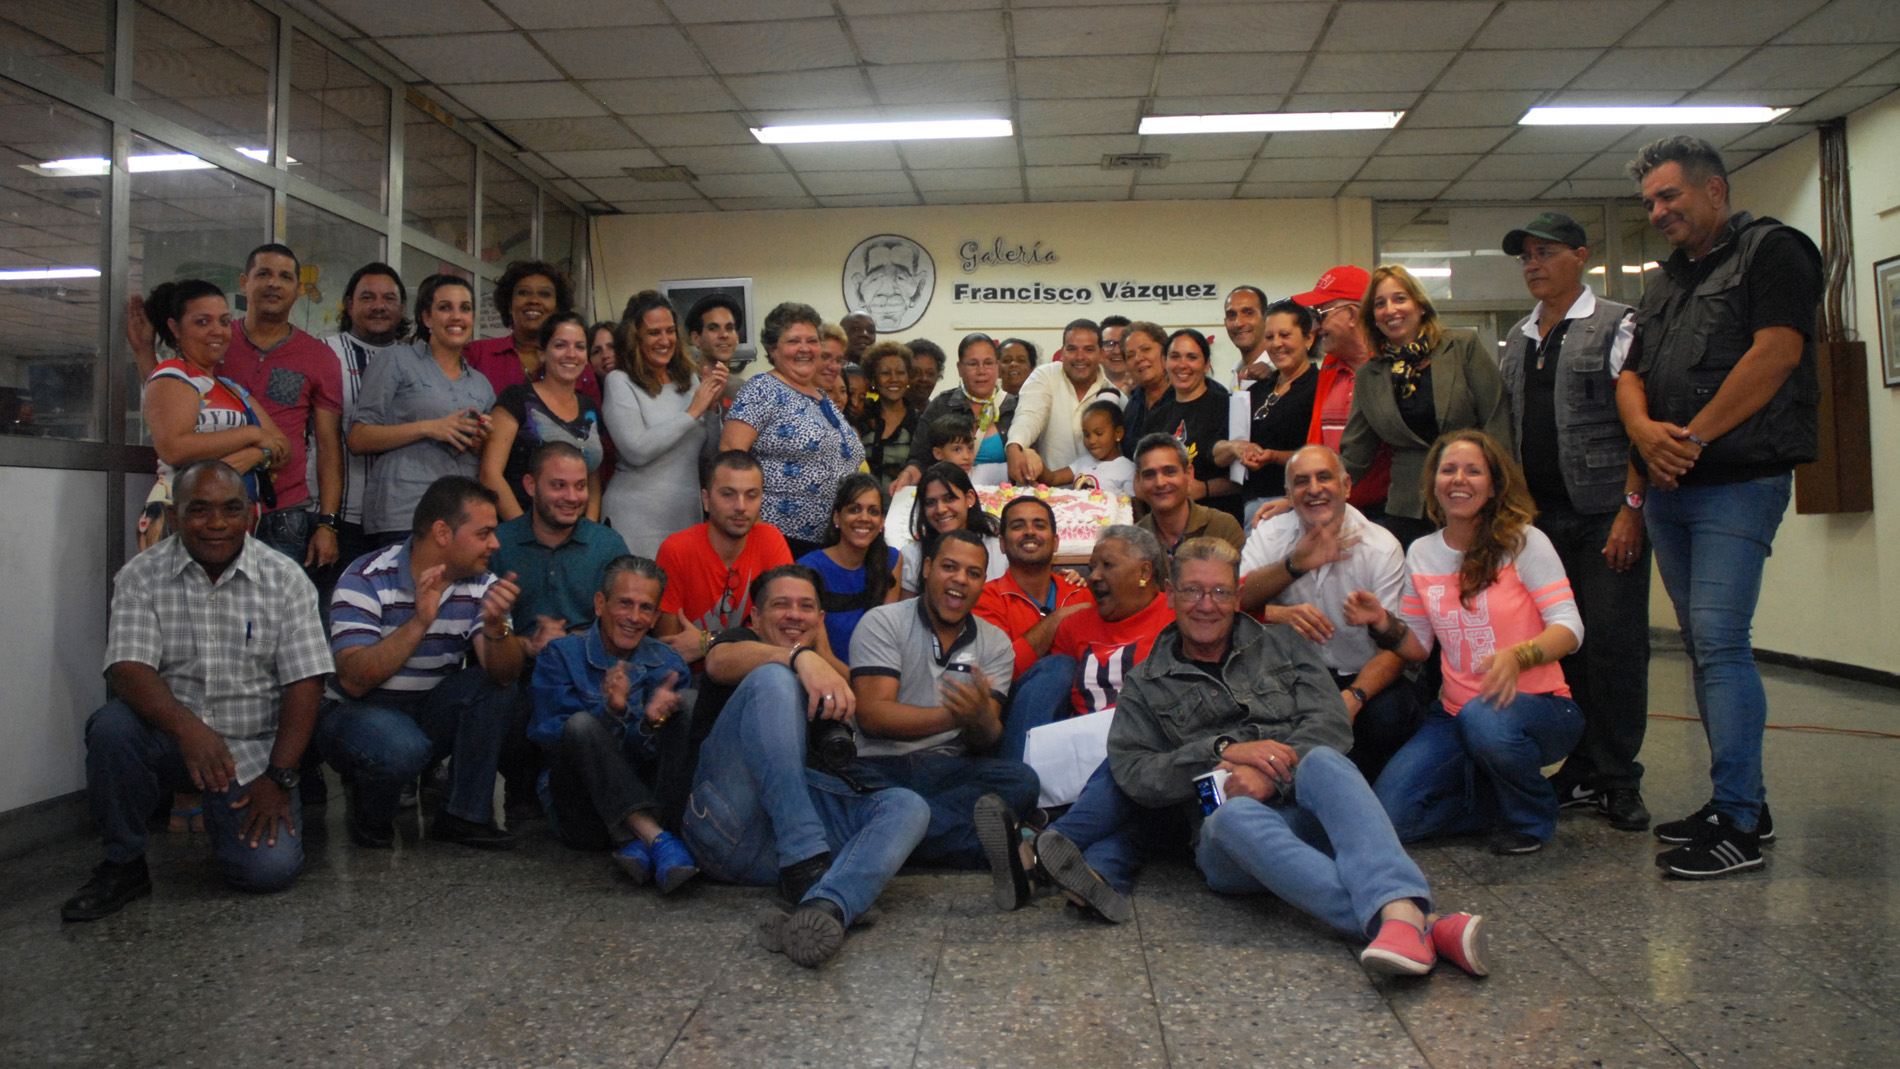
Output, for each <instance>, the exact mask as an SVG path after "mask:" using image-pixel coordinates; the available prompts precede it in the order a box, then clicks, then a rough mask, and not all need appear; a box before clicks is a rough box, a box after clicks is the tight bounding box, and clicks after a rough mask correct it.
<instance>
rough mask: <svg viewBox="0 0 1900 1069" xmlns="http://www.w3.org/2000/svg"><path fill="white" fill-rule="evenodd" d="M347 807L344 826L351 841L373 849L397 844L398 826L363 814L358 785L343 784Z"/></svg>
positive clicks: (383, 848) (385, 848) (345, 808)
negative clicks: (357, 795) (358, 799)
mask: <svg viewBox="0 0 1900 1069" xmlns="http://www.w3.org/2000/svg"><path fill="white" fill-rule="evenodd" d="M343 795H344V799H345V807H344V813H343V827H344V828H345V829H346V830H348V831H349V833H350V841H351V842H353V843H355V844H356V845H358V846H363V847H368V848H369V849H371V850H387V849H389V848H390V847H392V846H394V845H396V827H395V825H393V824H378V823H376V822H375V821H372V820H369V819H367V818H365V817H364V816H363V805H362V803H361V802H359V801H357V798H356V785H355V784H353V783H347V782H346V783H345V784H344V785H343Z"/></svg>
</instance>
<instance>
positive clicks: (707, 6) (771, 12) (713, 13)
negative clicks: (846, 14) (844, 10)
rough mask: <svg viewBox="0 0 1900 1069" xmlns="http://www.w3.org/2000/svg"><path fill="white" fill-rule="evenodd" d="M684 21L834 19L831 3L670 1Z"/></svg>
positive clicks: (795, 0) (823, 0) (804, 0)
mask: <svg viewBox="0 0 1900 1069" xmlns="http://www.w3.org/2000/svg"><path fill="white" fill-rule="evenodd" d="M667 6H668V7H670V8H671V9H672V10H673V14H675V15H677V16H679V20H680V21H681V22H745V21H749V20H753V19H822V18H829V17H831V14H832V12H831V4H830V2H829V0H667Z"/></svg>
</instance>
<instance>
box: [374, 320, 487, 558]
mask: <svg viewBox="0 0 1900 1069" xmlns="http://www.w3.org/2000/svg"><path fill="white" fill-rule="evenodd" d="M494 407H495V388H494V387H493V386H491V385H489V382H488V378H487V377H486V376H484V375H483V374H482V373H481V372H479V371H476V370H475V369H474V368H472V367H469V366H468V364H466V363H464V364H463V365H462V373H461V374H460V375H459V376H457V377H456V378H454V379H451V378H449V377H448V376H447V375H444V374H443V373H442V367H441V365H439V364H437V363H436V362H435V357H433V356H431V355H429V343H428V342H426V341H419V342H416V343H415V344H414V345H409V346H397V347H394V348H391V349H389V350H388V351H386V352H384V353H382V354H381V355H380V356H378V357H377V358H376V359H375V360H373V361H371V363H370V365H369V370H368V371H366V372H364V373H363V383H362V391H361V392H360V393H359V394H358V395H357V398H356V413H355V418H353V419H352V420H351V421H350V426H352V427H354V426H356V425H357V424H358V423H368V424H372V425H374V426H379V427H393V426H397V425H399V424H403V423H418V422H421V421H423V420H430V419H440V418H441V417H443V416H446V415H448V414H449V413H451V412H459V411H461V410H462V409H465V408H472V409H474V410H475V411H476V412H477V413H480V414H486V413H487V412H488V410H489V409H491V408H494ZM346 434H347V432H346ZM481 459H482V457H481V450H479V449H471V450H469V451H467V452H462V451H460V450H457V449H455V448H454V447H452V446H449V445H445V444H443V443H442V442H438V441H436V440H435V439H434V438H418V439H416V440H415V441H413V442H410V443H409V444H408V445H404V446H398V447H397V448H395V449H391V450H390V451H388V452H387V453H381V454H378V455H377V456H376V457H375V459H374V460H372V461H371V462H370V466H369V484H368V485H367V486H366V487H365V488H364V492H363V530H364V531H365V532H367V533H369V534H377V533H380V532H383V531H406V530H408V529H409V524H410V521H411V519H412V518H413V516H414V513H415V511H416V504H417V503H418V502H420V501H421V500H422V494H423V491H425V490H427V489H428V488H429V484H430V483H433V482H435V481H436V480H437V479H440V478H441V477H442V476H444V475H466V476H468V477H469V478H471V479H473V478H476V477H477V476H479V475H480V474H481Z"/></svg>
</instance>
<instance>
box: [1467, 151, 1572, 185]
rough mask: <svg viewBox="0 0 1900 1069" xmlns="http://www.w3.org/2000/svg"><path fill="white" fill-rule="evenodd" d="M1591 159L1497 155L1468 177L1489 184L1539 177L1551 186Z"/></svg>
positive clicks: (1567, 154)
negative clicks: (1500, 180)
mask: <svg viewBox="0 0 1900 1069" xmlns="http://www.w3.org/2000/svg"><path fill="white" fill-rule="evenodd" d="M1591 159H1592V156H1591V154H1589V153H1583V152H1556V153H1535V154H1526V155H1522V156H1502V155H1498V154H1495V153H1494V154H1492V155H1490V156H1486V157H1485V158H1484V159H1482V160H1479V161H1478V163H1477V166H1475V167H1473V168H1471V170H1470V172H1469V173H1468V174H1466V176H1465V177H1466V178H1468V179H1472V180H1487V181H1488V180H1492V179H1519V178H1536V179H1540V180H1542V181H1543V182H1545V183H1550V182H1555V181H1556V180H1557V179H1559V178H1562V177H1564V176H1565V175H1567V174H1569V173H1570V172H1572V171H1574V170H1576V169H1577V168H1579V167H1581V166H1583V165H1584V164H1586V163H1588V162H1590V160H1591Z"/></svg>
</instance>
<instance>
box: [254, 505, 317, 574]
mask: <svg viewBox="0 0 1900 1069" xmlns="http://www.w3.org/2000/svg"><path fill="white" fill-rule="evenodd" d="M316 533H317V514H316V513H314V512H311V511H310V510H308V509H306V508H304V506H302V505H291V506H290V507H288V508H281V509H277V510H275V511H273V512H266V513H265V514H264V515H263V518H262V519H259V520H258V521H257V530H256V532H255V536H256V538H257V540H258V541H259V542H262V543H264V544H265V545H267V546H269V547H270V548H272V549H274V550H276V551H277V552H279V553H282V554H283V555H284V556H286V557H289V558H290V559H291V560H294V561H296V562H297V563H298V564H299V565H302V564H303V558H304V554H305V553H306V552H307V551H308V550H309V548H310V536H311V535H313V534H316Z"/></svg>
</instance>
